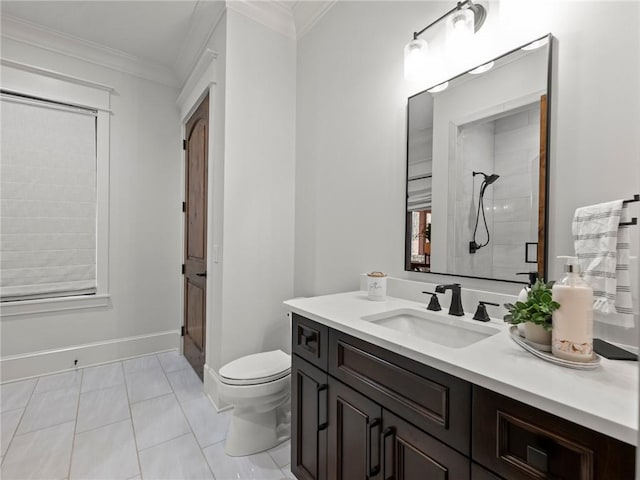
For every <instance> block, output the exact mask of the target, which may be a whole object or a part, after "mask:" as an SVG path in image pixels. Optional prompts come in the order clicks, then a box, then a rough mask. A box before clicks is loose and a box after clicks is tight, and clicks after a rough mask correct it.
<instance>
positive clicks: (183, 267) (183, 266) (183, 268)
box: [182, 263, 185, 275]
mask: <svg viewBox="0 0 640 480" xmlns="http://www.w3.org/2000/svg"><path fill="white" fill-rule="evenodd" d="M184 272H185V265H184V263H183V264H182V274H183V275H184Z"/></svg>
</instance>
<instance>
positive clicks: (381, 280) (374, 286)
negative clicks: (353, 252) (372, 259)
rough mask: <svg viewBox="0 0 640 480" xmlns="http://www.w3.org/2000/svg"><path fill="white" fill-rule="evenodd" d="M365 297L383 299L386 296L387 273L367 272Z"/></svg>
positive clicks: (376, 299) (375, 299)
mask: <svg viewBox="0 0 640 480" xmlns="http://www.w3.org/2000/svg"><path fill="white" fill-rule="evenodd" d="M367 290H368V293H367V298H368V299H369V300H374V301H379V302H381V301H383V300H385V299H386V297H387V275H386V274H385V273H382V272H371V273H367Z"/></svg>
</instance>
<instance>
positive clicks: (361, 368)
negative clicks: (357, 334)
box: [329, 330, 471, 455]
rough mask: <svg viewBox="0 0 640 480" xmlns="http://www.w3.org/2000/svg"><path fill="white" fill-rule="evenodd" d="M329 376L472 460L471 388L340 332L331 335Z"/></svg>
mask: <svg viewBox="0 0 640 480" xmlns="http://www.w3.org/2000/svg"><path fill="white" fill-rule="evenodd" d="M329 373H330V374H331V375H333V376H334V377H336V378H338V379H339V380H342V381H343V382H344V383H346V384H347V385H349V386H351V387H352V388H354V389H356V390H358V391H359V392H362V393H363V394H365V395H366V396H368V397H369V398H371V399H373V400H374V401H376V402H378V403H379V404H380V405H382V406H384V407H385V408H387V409H388V410H390V411H392V412H395V413H397V414H398V415H399V416H401V417H403V418H405V419H407V420H408V421H410V422H411V423H413V424H414V425H416V426H417V427H419V428H421V429H423V430H424V431H426V432H427V433H430V434H431V435H433V436H435V437H436V438H438V439H439V440H441V441H443V442H445V443H447V444H449V445H451V446H452V447H454V448H455V449H457V450H458V451H460V452H462V453H463V454H465V455H468V454H469V452H470V445H469V437H470V423H471V418H470V416H471V400H470V398H471V385H470V384H469V383H468V382H466V381H464V380H460V379H459V378H455V377H452V376H451V375H448V374H446V373H443V372H440V371H438V370H435V369H433V368H430V367H427V366H426V365H423V364H421V363H418V362H415V361H413V360H409V359H407V358H405V357H402V356H401V355H397V354H395V353H392V352H389V351H388V350H385V349H383V348H380V347H377V346H375V345H371V344H370V343H367V342H364V341H362V340H359V339H357V338H354V337H351V336H349V335H346V334H344V333H342V332H338V331H335V330H330V341H329Z"/></svg>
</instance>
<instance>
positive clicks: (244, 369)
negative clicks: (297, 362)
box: [220, 350, 291, 385]
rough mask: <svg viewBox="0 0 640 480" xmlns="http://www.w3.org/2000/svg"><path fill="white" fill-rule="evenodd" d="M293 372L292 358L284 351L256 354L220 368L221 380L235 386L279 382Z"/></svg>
mask: <svg viewBox="0 0 640 480" xmlns="http://www.w3.org/2000/svg"><path fill="white" fill-rule="evenodd" d="M290 371H291V357H290V356H289V355H287V354H286V353H284V352H283V351H282V350H273V351H271V352H262V353H255V354H253V355H247V356H246V357H242V358H238V359H237V360H234V361H232V362H229V363H227V364H226V365H224V366H223V367H221V368H220V377H221V380H222V381H223V382H225V383H232V384H235V385H238V384H242V385H255V384H256V383H266V382H270V381H273V380H277V379H279V378H282V377H284V376H286V375H288V374H289V372H290Z"/></svg>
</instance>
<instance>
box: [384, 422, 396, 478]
mask: <svg viewBox="0 0 640 480" xmlns="http://www.w3.org/2000/svg"><path fill="white" fill-rule="evenodd" d="M395 435H396V429H395V428H393V427H387V428H385V429H384V431H383V432H382V461H383V462H384V472H383V474H382V476H383V478H384V480H394V479H395V476H394V471H395V454H394V448H393V443H394V442H393V441H392V442H391V448H387V442H388V440H389V439H392V440H393V438H394V437H395ZM388 456H390V457H391V458H389V459H388V458H387V457H388ZM388 470H391V472H390V473H387V472H388Z"/></svg>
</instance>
